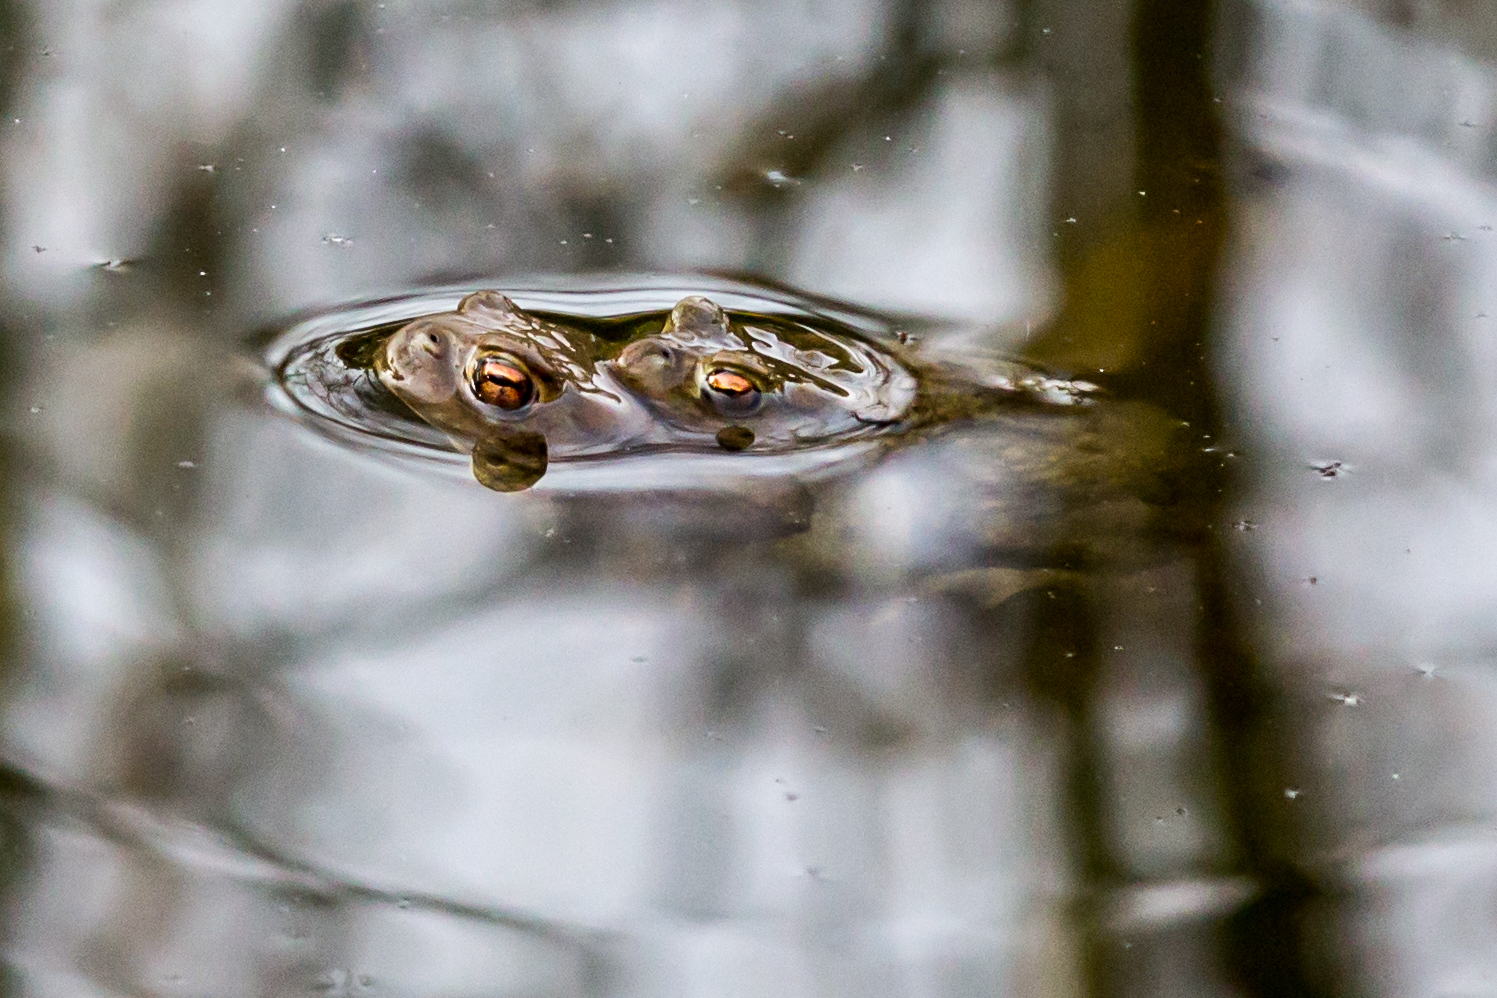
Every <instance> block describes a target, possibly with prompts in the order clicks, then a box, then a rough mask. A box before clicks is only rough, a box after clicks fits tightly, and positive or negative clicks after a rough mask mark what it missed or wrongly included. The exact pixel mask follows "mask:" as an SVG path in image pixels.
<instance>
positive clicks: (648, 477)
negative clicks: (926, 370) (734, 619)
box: [265, 276, 914, 490]
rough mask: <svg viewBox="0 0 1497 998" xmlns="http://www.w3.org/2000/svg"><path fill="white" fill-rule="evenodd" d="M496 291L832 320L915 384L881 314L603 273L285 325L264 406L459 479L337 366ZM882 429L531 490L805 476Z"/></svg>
mask: <svg viewBox="0 0 1497 998" xmlns="http://www.w3.org/2000/svg"><path fill="white" fill-rule="evenodd" d="M486 287H497V288H500V289H502V290H503V292H504V293H505V294H506V295H508V296H509V297H511V298H512V299H514V301H515V303H516V304H517V305H519V306H520V307H521V308H523V309H527V310H530V311H540V312H549V313H556V314H562V315H572V316H579V317H587V318H608V317H613V316H622V315H632V314H638V313H643V312H662V313H664V312H668V311H669V310H670V309H671V308H672V306H674V305H675V304H676V303H677V302H678V301H680V300H681V299H682V298H685V297H687V296H690V295H706V296H709V297H710V298H711V299H712V300H713V301H715V302H717V303H718V304H719V305H721V306H722V307H723V308H725V309H727V310H729V311H730V312H750V313H756V314H760V315H768V316H775V317H784V318H786V319H790V320H795V319H812V320H815V321H817V322H819V323H822V324H828V323H829V324H832V325H833V326H834V327H836V328H837V330H838V334H839V335H842V334H845V336H846V337H847V342H849V343H852V344H854V345H855V346H856V347H857V349H859V350H860V351H863V352H865V353H866V354H867V355H868V356H869V357H871V358H877V359H878V360H879V361H880V362H881V363H885V364H887V365H888V366H889V367H890V368H891V369H892V371H893V373H894V376H895V377H897V378H898V379H900V387H899V390H900V391H901V392H905V393H907V394H908V395H910V396H913V393H914V380H913V376H912V375H910V374H909V373H908V372H907V371H906V370H905V369H904V368H903V367H901V366H900V365H899V364H898V362H897V361H895V360H894V359H893V357H892V356H890V355H888V354H886V353H885V352H884V351H883V350H882V349H881V348H880V346H879V344H880V342H892V340H893V338H894V335H895V334H894V329H893V327H892V325H891V324H890V323H889V322H888V321H887V320H885V319H884V318H882V317H880V316H878V315H876V314H873V313H870V312H865V311H862V310H859V309H857V308H855V307H853V306H848V305H842V304H839V303H835V302H830V301H825V300H820V299H809V298H804V297H800V296H796V295H794V294H791V293H788V292H783V291H779V290H776V289H765V288H762V287H758V286H754V285H750V284H744V283H740V282H734V281H728V280H724V279H721V278H700V279H698V278H692V279H690V280H689V281H688V280H683V279H682V278H680V277H675V278H663V277H650V276H640V277H611V278H609V279H608V284H607V285H606V286H602V285H600V284H588V283H584V282H581V281H573V280H555V279H553V280H535V279H532V280H523V281H478V282H472V283H465V284H463V285H457V286H449V287H442V288H436V289H428V290H423V291H417V292H411V293H408V294H403V295H397V296H391V297H387V298H382V299H378V300H374V301H367V302H358V303H353V304H349V305H345V306H342V307H338V308H334V309H329V310H327V311H323V312H319V313H317V314H314V315H311V316H308V317H306V318H304V319H302V320H300V321H298V322H295V323H294V324H293V325H291V326H290V327H289V328H287V329H286V330H285V332H283V333H282V334H281V335H279V336H278V337H276V339H275V340H274V341H273V342H272V344H271V345H270V347H269V348H268V350H267V351H266V355H265V360H266V362H267V364H268V365H269V367H270V370H271V372H272V373H273V378H272V380H271V382H270V384H269V386H268V390H267V395H268V398H269V400H270V402H271V404H272V405H273V406H275V408H277V409H278V410H280V411H281V412H283V413H285V414H287V415H289V416H291V417H293V418H295V419H296V420H298V421H299V422H300V423H302V424H303V425H305V426H306V427H308V428H309V429H311V430H313V431H315V432H317V433H318V434H320V435H322V436H323V437H325V438H328V439H330V440H333V441H335V442H337V443H338V444H340V445H342V446H345V447H349V448H351V449H355V450H359V451H362V452H366V453H370V454H373V455H377V456H380V457H383V458H385V459H389V460H395V461H400V462H404V463H410V464H415V465H418V466H424V467H425V468H426V469H427V470H428V471H430V472H435V473H446V474H453V475H457V476H463V477H466V476H468V475H469V473H470V472H469V458H468V456H467V455H466V454H464V453H461V452H460V451H458V450H457V449H455V448H454V446H453V444H452V442H451V441H450V440H449V438H448V437H447V435H446V434H444V433H443V432H442V431H441V430H438V429H437V428H436V427H434V426H431V425H429V424H428V423H426V422H424V421H422V420H421V419H420V418H419V417H417V416H416V415H415V414H414V413H413V412H412V411H411V410H409V409H408V408H407V407H406V406H405V404H404V403H402V402H401V401H400V400H398V399H396V398H395V397H394V396H393V395H391V394H390V393H389V392H388V391H387V390H386V389H385V388H384V387H383V386H382V385H381V384H380V383H379V381H378V379H377V378H375V377H374V376H373V374H372V373H371V372H370V371H368V370H366V369H362V368H360V367H355V366H350V365H349V364H347V363H345V362H344V360H343V359H342V358H340V356H339V353H338V350H339V347H340V346H343V345H344V344H348V343H350V342H351V341H352V340H353V339H354V338H355V337H358V336H360V335H363V334H367V333H370V332H373V331H378V330H390V331H393V330H394V329H396V328H398V327H399V326H400V325H402V324H404V323H405V322H407V321H409V320H411V319H414V318H417V317H419V316H424V315H430V314H433V313H439V312H446V311H450V310H451V309H453V308H455V307H456V306H457V304H458V302H459V301H460V300H461V299H462V298H463V297H464V296H465V295H467V294H469V293H471V292H473V291H475V290H478V289H480V288H486ZM884 432H885V430H884V429H882V428H880V427H877V426H871V425H870V426H868V427H866V428H864V429H862V430H861V431H860V432H857V433H853V434H847V435H844V436H842V437H834V438H831V439H825V440H817V441H814V442H810V443H806V444H804V445H800V446H796V447H794V448H787V449H780V450H778V451H775V452H773V453H763V454H758V453H754V452H752V451H748V452H741V453H732V452H727V451H724V450H721V449H719V450H716V451H713V450H709V449H703V448H693V447H673V448H671V447H667V448H650V449H647V450H643V451H637V450H621V451H614V452H610V451H606V450H605V451H603V452H601V453H599V452H591V453H585V454H583V453H579V454H576V455H572V456H567V455H563V456H561V457H559V458H557V459H554V460H553V462H552V465H551V468H550V470H549V471H548V472H547V474H546V475H545V477H544V478H543V479H542V481H541V483H540V484H539V485H538V486H537V487H539V488H549V489H556V488H563V489H574V490H575V489H584V490H586V489H618V488H628V489H633V488H660V487H665V488H669V487H683V486H686V487H690V486H706V485H712V484H715V483H718V482H721V481H724V480H731V479H742V478H744V477H749V476H754V477H757V476H763V475H770V476H780V475H803V474H809V473H815V472H818V471H824V470H827V469H829V468H830V467H832V466H834V465H838V464H841V463H843V462H844V461H847V460H850V459H855V458H857V457H858V456H859V455H862V454H865V453H867V452H868V450H869V449H870V448H872V447H874V446H876V445H877V438H878V437H879V436H880V435H881V434H882V433H884Z"/></svg>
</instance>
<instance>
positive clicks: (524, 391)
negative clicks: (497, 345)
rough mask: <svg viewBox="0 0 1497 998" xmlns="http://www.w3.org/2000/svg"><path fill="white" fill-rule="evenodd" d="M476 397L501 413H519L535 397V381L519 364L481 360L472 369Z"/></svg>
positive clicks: (505, 359) (500, 359)
mask: <svg viewBox="0 0 1497 998" xmlns="http://www.w3.org/2000/svg"><path fill="white" fill-rule="evenodd" d="M473 394H474V395H476V396H478V400H479V401H480V402H486V403H488V404H489V405H493V406H498V407H499V408H501V409H509V410H514V409H520V408H523V407H524V406H525V405H526V404H527V403H528V402H529V401H530V400H531V399H532V398H533V397H534V396H535V381H534V380H533V379H532V378H531V377H530V373H529V372H528V371H526V370H525V368H524V367H522V366H521V365H520V363H519V362H518V361H515V360H511V359H510V358H508V357H502V356H492V357H481V358H479V360H478V363H477V365H476V366H475V367H474V369H473Z"/></svg>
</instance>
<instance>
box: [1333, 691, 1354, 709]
mask: <svg viewBox="0 0 1497 998" xmlns="http://www.w3.org/2000/svg"><path fill="white" fill-rule="evenodd" d="M1327 695H1328V696H1329V697H1330V698H1331V699H1332V700H1335V701H1336V702H1337V703H1343V704H1346V706H1348V707H1355V706H1357V705H1358V704H1360V703H1361V702H1362V696H1361V694H1359V693H1330V694H1327Z"/></svg>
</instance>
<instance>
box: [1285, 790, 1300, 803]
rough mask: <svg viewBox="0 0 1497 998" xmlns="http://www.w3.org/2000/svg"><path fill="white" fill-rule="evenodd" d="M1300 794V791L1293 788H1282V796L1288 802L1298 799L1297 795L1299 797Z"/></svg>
mask: <svg viewBox="0 0 1497 998" xmlns="http://www.w3.org/2000/svg"><path fill="white" fill-rule="evenodd" d="M1300 793H1301V791H1299V790H1296V789H1294V788H1293V787H1285V788H1284V796H1285V797H1287V798H1288V799H1289V800H1294V799H1296V798H1298V797H1299V795H1300Z"/></svg>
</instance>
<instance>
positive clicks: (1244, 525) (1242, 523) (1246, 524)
mask: <svg viewBox="0 0 1497 998" xmlns="http://www.w3.org/2000/svg"><path fill="white" fill-rule="evenodd" d="M1232 529H1233V530H1236V531H1239V532H1241V533H1244V534H1245V533H1247V532H1248V531H1250V530H1257V529H1258V524H1256V523H1254V522H1253V521H1252V520H1238V521H1237V522H1236V523H1234V524H1232Z"/></svg>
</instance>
